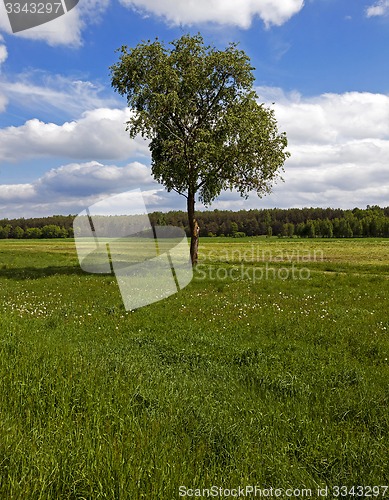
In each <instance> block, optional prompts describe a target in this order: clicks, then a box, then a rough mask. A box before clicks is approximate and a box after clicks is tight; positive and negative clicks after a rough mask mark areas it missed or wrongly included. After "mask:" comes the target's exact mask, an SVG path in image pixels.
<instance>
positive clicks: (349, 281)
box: [0, 237, 389, 500]
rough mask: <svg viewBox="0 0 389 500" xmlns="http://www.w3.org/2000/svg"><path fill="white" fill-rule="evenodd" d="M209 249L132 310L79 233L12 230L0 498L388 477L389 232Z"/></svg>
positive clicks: (221, 244)
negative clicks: (158, 295) (87, 265)
mask: <svg viewBox="0 0 389 500" xmlns="http://www.w3.org/2000/svg"><path fill="white" fill-rule="evenodd" d="M199 257H200V259H199V266H198V269H197V271H196V273H195V277H194V279H193V280H192V282H191V283H190V284H189V285H188V286H187V287H186V288H185V289H183V290H181V291H180V292H179V293H178V294H176V295H173V296H171V297H169V298H167V299H165V300H163V301H160V302H157V303H154V304H151V305H149V306H146V307H143V308H141V309H138V310H136V311H133V312H128V311H125V309H124V306H123V304H122V299H121V296H120V293H119V288H118V285H117V283H116V279H115V277H114V276H113V275H112V276H111V275H92V274H87V273H85V272H83V271H82V270H81V269H80V267H79V265H78V261H77V255H76V250H75V244H74V241H72V240H23V241H22V240H20V241H18V240H2V241H1V242H0V299H1V300H0V498H1V499H3V498H4V499H48V500H49V499H50V500H56V499H148V500H154V499H157V500H172V499H176V498H180V493H179V492H180V490H179V488H180V486H181V487H185V488H199V489H203V488H211V487H212V486H214V485H215V486H218V487H222V488H225V489H231V488H237V487H239V486H241V487H245V486H248V485H254V486H255V485H256V486H257V487H260V488H271V487H273V488H280V489H282V491H283V493H282V496H281V498H287V497H286V493H285V491H286V489H287V488H292V489H300V490H302V489H303V488H304V489H307V490H308V489H311V490H312V496H311V497H312V498H316V497H317V496H316V494H315V491H317V488H319V487H320V488H324V487H326V486H327V487H328V488H329V491H330V492H331V491H333V490H331V488H333V487H335V486H341V485H342V486H347V488H351V487H352V486H353V485H355V487H356V486H357V485H362V486H363V485H364V486H373V485H388V484H389V467H388V458H389V449H388V448H389V412H388V407H389V361H388V360H389V315H388V310H389V307H388V306H389V240H388V239H359V240H357V239H342V240H333V239H328V240H327V239H309V240H303V239H301V240H300V239H277V238H269V239H266V238H259V237H257V238H241V239H233V238H203V239H202V240H201V241H200V254H199ZM181 491H183V490H181ZM350 491H352V490H348V492H346V494H345V495H342V497H343V498H355V496H361V495H356V494H355V493H354V494H352V493H350ZM367 491H368V490H364V493H366V492H367ZM227 496H228V495H227V492H225V495H224V496H221V498H226V497H227ZM307 496H308V495H306V497H307ZM339 496H340V495H339ZM366 496H368V495H366ZM370 496H377V497H378V498H385V497H386V498H389V489H388V491H386V493H385V492H384V490H383V489H381V490H379V495H370ZM298 497H299V496H298V494H297V493H296V494H295V495H294V496H289V498H298ZM300 497H301V496H300ZM333 497H336V495H333V496H331V494H330V493H329V494H328V497H327V498H333Z"/></svg>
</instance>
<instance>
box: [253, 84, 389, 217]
mask: <svg viewBox="0 0 389 500" xmlns="http://www.w3.org/2000/svg"><path fill="white" fill-rule="evenodd" d="M257 92H258V95H259V96H260V99H259V100H260V101H261V102H265V103H268V104H271V103H272V102H275V104H274V106H273V107H274V110H275V114H276V118H277V120H278V124H279V127H280V130H282V131H284V130H285V131H286V133H287V136H288V140H289V147H288V149H289V151H290V152H291V158H290V159H289V160H288V161H287V163H286V167H285V174H284V179H285V183H284V184H279V185H277V186H276V187H275V189H274V195H273V196H272V197H270V198H267V199H266V200H265V204H267V203H269V202H270V203H272V204H273V206H274V204H275V205H278V206H283V207H287V206H306V205H310V206H311V205H312V206H327V205H331V206H336V207H343V208H350V207H351V208H352V207H354V206H362V207H363V206H365V205H367V204H381V205H389V170H388V157H389V95H383V94H371V93H367V92H347V93H344V94H323V95H321V96H317V97H312V98H304V97H302V96H301V95H300V94H298V93H296V92H292V93H290V94H287V93H284V92H283V91H282V90H281V89H272V88H266V87H265V88H258V89H257Z"/></svg>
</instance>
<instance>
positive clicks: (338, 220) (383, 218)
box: [0, 206, 389, 239]
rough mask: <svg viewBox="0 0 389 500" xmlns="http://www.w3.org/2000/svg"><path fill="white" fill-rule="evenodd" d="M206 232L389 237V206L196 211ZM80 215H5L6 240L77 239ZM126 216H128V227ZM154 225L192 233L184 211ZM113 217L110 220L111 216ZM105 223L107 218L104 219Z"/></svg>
mask: <svg viewBox="0 0 389 500" xmlns="http://www.w3.org/2000/svg"><path fill="white" fill-rule="evenodd" d="M196 216H197V220H198V221H199V225H200V235H201V236H234V237H235V238H239V237H242V236H261V235H262V236H271V235H273V236H278V237H280V238H282V237H285V238H369V237H374V238H381V237H385V238H389V207H386V208H380V207H377V206H374V207H368V208H366V209H364V210H363V209H360V208H357V209H354V210H340V209H332V208H302V209H296V208H291V209H286V210H281V209H278V208H273V209H264V210H240V211H237V212H233V211H230V210H214V211H204V212H198V213H197V214H196ZM74 217H75V216H72V215H68V216H53V217H46V218H36V219H13V220H8V219H3V220H0V239H5V238H28V239H33V238H72V237H73V220H74ZM126 217H127V216H122V218H123V220H122V224H123V227H124V226H125V225H126ZM150 221H151V224H152V225H154V226H159V225H172V226H178V227H181V228H183V229H184V230H185V231H186V233H187V234H188V235H189V234H190V229H189V227H188V218H187V214H186V213H185V212H182V211H171V212H167V213H162V212H154V213H151V214H150ZM106 222H107V221H106ZM102 227H103V222H102Z"/></svg>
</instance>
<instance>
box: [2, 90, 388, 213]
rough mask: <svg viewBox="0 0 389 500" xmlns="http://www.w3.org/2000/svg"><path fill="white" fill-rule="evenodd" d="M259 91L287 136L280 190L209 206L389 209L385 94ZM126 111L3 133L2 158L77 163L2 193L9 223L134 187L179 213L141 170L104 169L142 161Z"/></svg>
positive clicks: (33, 123) (180, 205)
mask: <svg viewBox="0 0 389 500" xmlns="http://www.w3.org/2000/svg"><path fill="white" fill-rule="evenodd" d="M257 92H258V94H259V101H260V102H264V103H265V104H266V105H268V106H270V107H273V108H274V111H275V115H276V118H277V121H278V124H279V128H280V130H281V131H285V132H286V133H287V136H288V140H289V145H288V149H289V151H290V152H291V158H289V159H288V160H287V162H286V165H285V173H284V174H283V177H284V179H285V183H278V184H277V185H276V186H275V187H274V192H273V194H272V195H271V196H267V197H265V198H263V199H261V200H259V199H258V197H257V196H256V195H255V194H253V195H252V196H250V198H249V199H248V200H245V199H242V198H240V197H239V195H238V194H237V193H234V192H233V193H231V192H227V193H223V194H222V196H221V197H220V198H219V199H218V200H217V201H215V202H214V203H213V204H212V206H211V208H220V209H222V208H226V209H229V210H231V209H240V208H247V209H249V208H263V207H280V208H288V207H304V206H322V207H323V206H324V207H325V206H332V207H340V208H353V207H355V206H359V207H365V206H366V205H368V204H369V205H374V204H378V205H385V206H388V205H389V169H388V158H389V95H384V94H373V93H367V92H347V93H344V94H323V95H319V96H315V97H309V98H308V97H304V96H302V95H301V94H299V93H298V92H290V93H287V92H284V91H283V90H281V89H277V88H268V87H259V88H258V89H257ZM273 102H275V104H274V105H273V104H272V103H273ZM130 113H131V112H130V110H128V109H107V108H101V109H95V110H92V111H88V112H86V113H85V114H83V115H82V117H81V118H80V119H79V120H75V121H69V122H65V123H62V124H61V125H56V124H53V123H44V122H42V121H39V120H30V121H28V122H26V123H25V124H24V125H22V126H21V127H8V128H6V129H2V130H0V160H3V161H4V160H6V161H12V160H13V161H15V162H20V163H22V162H24V161H25V160H27V159H31V158H38V157H39V158H47V160H44V161H46V162H50V161H52V160H55V159H58V158H61V157H66V158H71V159H72V160H74V162H73V163H70V164H68V165H65V166H63V167H60V168H57V169H54V170H50V171H48V172H47V173H46V174H44V175H42V176H41V177H40V179H38V180H37V181H36V182H32V183H30V184H22V185H4V184H3V185H2V186H0V210H2V211H3V213H5V214H7V216H11V214H14V213H16V212H17V213H18V214H19V215H25V216H26V214H32V213H34V214H35V213H37V211H38V212H40V213H41V214H42V213H43V214H46V215H50V214H53V213H77V210H78V208H79V209H80V210H82V209H83V208H85V206H88V205H90V204H92V203H94V202H95V201H96V196H100V195H101V196H105V195H108V193H110V192H112V193H113V192H120V191H124V190H129V189H131V188H135V187H140V188H141V189H142V190H149V192H150V204H151V209H152V210H168V209H176V208H177V209H185V203H184V201H185V200H184V198H183V197H179V196H178V195H177V196H176V195H175V194H174V193H166V192H165V191H164V190H163V189H162V188H161V186H159V185H158V184H153V181H152V179H151V176H150V170H149V169H148V168H147V167H145V166H144V165H142V164H139V163H136V162H133V163H132V164H131V165H130V166H127V167H118V166H112V165H106V164H105V162H104V159H108V158H109V159H110V161H113V160H115V161H118V160H126V161H130V160H129V159H131V160H134V159H135V158H136V156H139V155H142V154H143V155H145V156H147V158H149V151H148V144H147V142H145V141H143V140H142V139H137V140H135V141H131V140H130V139H129V136H128V133H127V132H125V130H124V128H125V122H126V121H127V120H128V119H129V117H130ZM92 160H93V161H92ZM96 160H99V161H101V163H98V162H97V161H96ZM56 161H58V160H56ZM145 161H146V163H148V161H149V160H145ZM17 204H19V205H17ZM16 207H19V208H16ZM198 208H200V209H201V208H203V207H202V205H201V204H198ZM23 211H24V212H23Z"/></svg>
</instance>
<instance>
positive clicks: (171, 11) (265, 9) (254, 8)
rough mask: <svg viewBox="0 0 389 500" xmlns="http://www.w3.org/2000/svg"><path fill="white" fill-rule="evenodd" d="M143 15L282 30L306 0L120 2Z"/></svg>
mask: <svg viewBox="0 0 389 500" xmlns="http://www.w3.org/2000/svg"><path fill="white" fill-rule="evenodd" d="M121 2H122V3H123V4H124V5H126V6H128V7H130V8H132V9H134V10H138V11H140V12H143V13H152V14H154V15H157V16H160V17H162V18H164V19H165V20H166V21H167V22H168V23H171V24H174V25H179V24H186V25H192V24H195V23H208V22H211V23H216V24H226V25H235V26H239V27H241V28H249V27H250V25H251V23H252V21H253V19H254V18H256V17H259V18H261V19H262V20H263V21H264V23H265V24H266V25H267V26H270V25H276V26H280V25H281V24H284V23H285V22H286V21H288V20H289V19H290V18H291V17H292V16H294V15H295V14H297V13H298V12H299V11H300V10H301V9H302V8H303V6H304V1H303V0H282V1H280V0H240V2H238V3H237V2H236V1H234V0H189V1H188V0H159V1H158V2H156V1H155V0H121Z"/></svg>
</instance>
